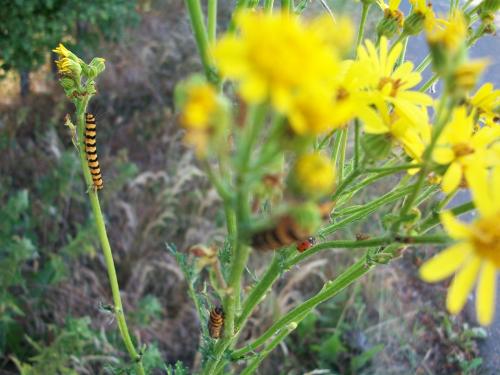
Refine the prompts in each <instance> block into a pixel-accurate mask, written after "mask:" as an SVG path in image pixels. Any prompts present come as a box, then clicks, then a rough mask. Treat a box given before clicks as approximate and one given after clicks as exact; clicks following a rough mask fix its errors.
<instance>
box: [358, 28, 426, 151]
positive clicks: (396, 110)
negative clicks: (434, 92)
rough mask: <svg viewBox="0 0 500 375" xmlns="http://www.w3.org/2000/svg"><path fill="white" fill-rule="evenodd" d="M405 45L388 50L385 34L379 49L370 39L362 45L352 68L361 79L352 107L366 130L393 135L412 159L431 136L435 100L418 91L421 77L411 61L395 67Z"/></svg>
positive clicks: (359, 79) (422, 148)
mask: <svg viewBox="0 0 500 375" xmlns="http://www.w3.org/2000/svg"><path fill="white" fill-rule="evenodd" d="M402 48H403V46H402V44H400V43H398V44H396V45H394V46H392V48H391V49H389V45H388V41H387V38H385V37H382V38H381V40H380V46H379V50H378V51H377V49H376V48H375V45H374V44H373V43H372V42H371V41H369V40H367V41H366V42H365V46H361V47H360V48H359V50H358V59H357V60H356V61H355V62H354V63H353V65H352V67H351V69H352V72H351V76H353V77H356V80H357V82H358V83H357V85H356V86H357V87H356V89H357V93H355V95H354V97H356V98H357V100H356V101H355V103H353V109H355V111H356V115H357V116H358V117H359V118H360V119H361V120H362V121H363V123H364V127H365V132H366V133H369V134H390V135H391V136H392V137H393V138H394V139H395V140H396V141H397V142H399V143H400V144H401V146H402V147H403V148H404V150H405V151H406V152H407V154H408V155H409V156H410V157H411V158H412V159H414V160H419V159H420V157H421V156H422V153H423V151H424V149H425V146H426V144H427V143H428V141H429V139H430V125H429V120H428V115H427V107H428V106H430V105H432V103H433V102H432V99H431V97H430V96H428V95H427V94H424V93H421V92H419V91H416V90H415V87H416V86H417V85H418V84H419V83H420V81H421V79H422V77H421V75H420V73H418V72H415V71H413V64H412V63H411V62H409V61H406V62H404V63H402V64H401V65H399V66H397V67H396V68H395V69H394V67H395V66H396V65H397V64H396V62H397V59H398V58H399V56H400V54H401V50H402ZM374 108H375V109H374Z"/></svg>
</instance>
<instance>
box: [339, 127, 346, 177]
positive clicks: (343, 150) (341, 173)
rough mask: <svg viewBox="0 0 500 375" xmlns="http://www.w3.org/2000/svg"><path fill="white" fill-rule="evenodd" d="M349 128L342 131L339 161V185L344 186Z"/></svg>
mask: <svg viewBox="0 0 500 375" xmlns="http://www.w3.org/2000/svg"><path fill="white" fill-rule="evenodd" d="M347 134H348V129H347V127H346V128H344V129H342V130H341V131H340V156H339V160H338V174H339V184H342V182H343V179H344V169H345V156H346V151H347V138H348V137H347Z"/></svg>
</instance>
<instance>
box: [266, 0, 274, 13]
mask: <svg viewBox="0 0 500 375" xmlns="http://www.w3.org/2000/svg"><path fill="white" fill-rule="evenodd" d="M273 7H274V0H264V11H265V12H266V13H271V12H272V11H273Z"/></svg>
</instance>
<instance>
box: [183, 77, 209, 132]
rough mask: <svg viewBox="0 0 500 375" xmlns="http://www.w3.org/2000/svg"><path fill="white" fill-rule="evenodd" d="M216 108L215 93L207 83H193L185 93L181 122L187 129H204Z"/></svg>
mask: <svg viewBox="0 0 500 375" xmlns="http://www.w3.org/2000/svg"><path fill="white" fill-rule="evenodd" d="M216 109H217V93H216V91H215V89H214V88H213V87H212V86H211V85H209V84H208V83H202V84H198V85H193V86H191V87H190V88H189V90H188V93H187V100H186V102H185V104H184V108H183V110H182V115H181V123H182V125H183V126H184V127H185V128H187V129H196V130H204V129H207V128H208V127H209V126H210V122H211V120H212V117H213V116H214V113H215V111H216Z"/></svg>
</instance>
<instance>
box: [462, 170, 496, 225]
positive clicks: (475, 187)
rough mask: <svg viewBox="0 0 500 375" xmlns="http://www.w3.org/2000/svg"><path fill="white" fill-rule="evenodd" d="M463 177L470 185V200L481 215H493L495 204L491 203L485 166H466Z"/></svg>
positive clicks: (491, 198)
mask: <svg viewBox="0 0 500 375" xmlns="http://www.w3.org/2000/svg"><path fill="white" fill-rule="evenodd" d="M465 177H466V178H467V183H468V184H469V186H470V190H471V193H472V200H473V201H474V204H475V206H476V208H477V209H478V211H479V213H480V214H481V216H484V217H487V216H491V215H495V213H496V212H495V208H496V207H495V205H493V204H492V202H493V197H492V196H491V195H492V194H491V191H490V186H489V184H488V171H487V169H486V168H481V167H479V168H467V169H466V170H465Z"/></svg>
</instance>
